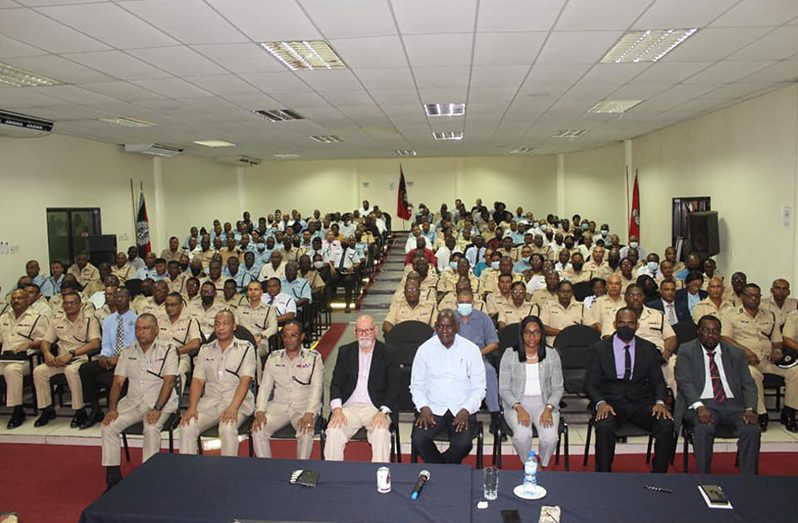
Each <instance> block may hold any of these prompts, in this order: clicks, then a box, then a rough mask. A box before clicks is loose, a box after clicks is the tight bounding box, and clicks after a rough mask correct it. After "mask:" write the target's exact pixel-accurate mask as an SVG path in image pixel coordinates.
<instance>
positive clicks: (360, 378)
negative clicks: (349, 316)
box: [324, 315, 399, 463]
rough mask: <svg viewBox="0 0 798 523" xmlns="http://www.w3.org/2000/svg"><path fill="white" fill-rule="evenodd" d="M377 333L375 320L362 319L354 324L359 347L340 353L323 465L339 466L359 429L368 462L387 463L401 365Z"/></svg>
mask: <svg viewBox="0 0 798 523" xmlns="http://www.w3.org/2000/svg"><path fill="white" fill-rule="evenodd" d="M376 332H377V329H376V325H375V324H374V318H372V317H371V316H368V315H363V316H360V317H358V319H357V321H356V322H355V336H356V337H357V341H356V342H353V343H349V344H347V345H343V346H341V347H339V349H338V359H337V360H336V362H335V370H334V371H333V377H332V383H331V385H330V408H331V409H332V415H331V416H330V422H329V423H328V424H327V443H326V444H325V446H324V455H325V458H326V459H327V460H330V461H343V459H344V447H346V443H347V441H349V438H351V437H352V436H353V435H354V434H355V433H356V432H357V431H358V430H360V428H361V427H366V430H367V431H368V441H369V443H371V455H372V458H371V461H373V462H375V463H387V462H388V461H389V460H390V451H391V434H390V432H389V427H390V424H391V414H392V413H395V412H396V408H397V403H398V401H399V364H398V363H397V362H396V360H395V359H394V358H393V356H392V355H391V354H390V353H389V352H388V350H387V348H386V346H385V344H384V343H383V342H381V341H378V340H377V334H376Z"/></svg>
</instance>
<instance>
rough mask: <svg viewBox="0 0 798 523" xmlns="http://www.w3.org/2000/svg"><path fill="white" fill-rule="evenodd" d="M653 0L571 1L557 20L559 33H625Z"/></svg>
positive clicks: (556, 27)
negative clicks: (600, 31) (599, 31)
mask: <svg viewBox="0 0 798 523" xmlns="http://www.w3.org/2000/svg"><path fill="white" fill-rule="evenodd" d="M651 1H652V0H569V2H568V5H566V6H565V9H564V10H563V12H562V15H560V18H559V19H558V20H557V25H556V26H555V30H557V31H595V30H598V29H603V30H608V31H609V30H621V31H625V30H626V28H627V27H629V25H630V24H631V23H632V22H634V21H635V20H636V19H637V17H638V16H640V14H641V13H642V12H643V11H645V9H646V8H647V7H648V6H649V4H651Z"/></svg>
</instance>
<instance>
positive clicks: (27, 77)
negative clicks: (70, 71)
mask: <svg viewBox="0 0 798 523" xmlns="http://www.w3.org/2000/svg"><path fill="white" fill-rule="evenodd" d="M62 83H63V82H61V81H59V80H53V79H52V78H47V77H46V76H42V75H40V74H36V73H31V72H30V71H26V70H25V69H20V68H19V67H14V66H13V65H8V64H2V63H0V84H2V85H10V86H11V87H40V86H43V85H61V84H62Z"/></svg>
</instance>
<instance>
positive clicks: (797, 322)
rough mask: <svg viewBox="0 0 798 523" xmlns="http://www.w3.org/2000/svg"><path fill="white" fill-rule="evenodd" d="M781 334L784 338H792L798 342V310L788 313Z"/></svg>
mask: <svg viewBox="0 0 798 523" xmlns="http://www.w3.org/2000/svg"><path fill="white" fill-rule="evenodd" d="M781 335H782V337H783V338H790V339H791V340H793V341H797V342H798V311H792V312H791V313H789V314H788V315H787V319H786V321H785V322H784V331H782V334H781Z"/></svg>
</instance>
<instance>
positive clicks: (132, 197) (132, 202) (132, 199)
mask: <svg viewBox="0 0 798 523" xmlns="http://www.w3.org/2000/svg"><path fill="white" fill-rule="evenodd" d="M130 205H131V209H132V210H133V244H134V245H135V244H136V195H135V193H134V192H133V178H131V179H130Z"/></svg>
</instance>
